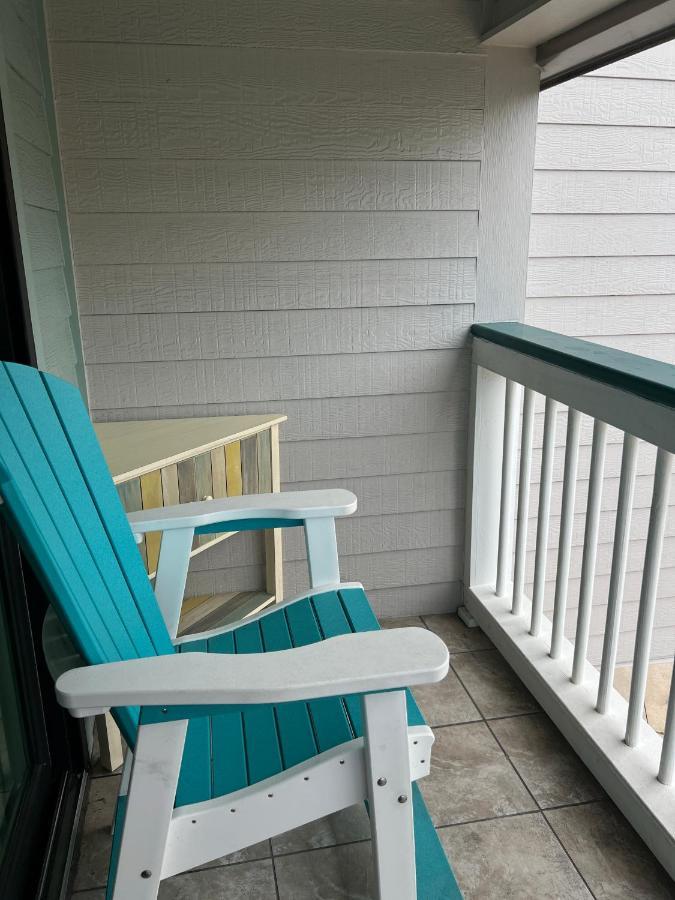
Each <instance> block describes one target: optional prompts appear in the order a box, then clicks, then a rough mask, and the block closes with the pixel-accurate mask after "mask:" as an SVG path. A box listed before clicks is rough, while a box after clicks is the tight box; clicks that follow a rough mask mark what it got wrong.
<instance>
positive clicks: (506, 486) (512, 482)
mask: <svg viewBox="0 0 675 900" xmlns="http://www.w3.org/2000/svg"><path fill="white" fill-rule="evenodd" d="M521 396H522V388H521V386H520V385H519V384H516V382H515V381H511V379H509V380H508V381H507V382H506V400H505V405H504V444H503V448H502V491H501V500H500V503H499V548H498V551H497V587H496V591H497V596H498V597H503V596H504V595H505V594H506V591H507V586H508V584H509V582H510V581H511V571H512V569H511V565H512V562H513V519H514V516H515V499H516V447H517V441H518V419H519V418H520V399H521Z"/></svg>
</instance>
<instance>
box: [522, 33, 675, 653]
mask: <svg viewBox="0 0 675 900" xmlns="http://www.w3.org/2000/svg"><path fill="white" fill-rule="evenodd" d="M527 294H528V297H527V305H526V321H527V322H528V323H529V324H531V325H537V326H539V327H540V328H549V329H551V330H553V331H561V332H563V333H565V334H572V335H576V336H579V337H583V338H586V339H590V340H596V341H599V342H601V343H603V344H607V345H609V346H612V347H617V348H619V349H621V350H627V351H630V352H632V353H638V354H642V355H644V356H651V357H655V358H657V359H661V360H664V361H666V362H669V363H675V42H671V43H669V44H664V45H662V46H660V47H657V48H654V49H652V50H647V51H645V52H643V53H640V54H638V55H637V56H634V57H632V58H629V59H626V60H623V61H621V62H619V63H615V64H613V65H611V66H607V67H606V68H604V69H600V70H598V71H596V72H593V73H592V74H591V75H588V76H584V77H582V78H577V79H575V80H573V81H570V82H567V83H566V84H563V85H560V86H559V87H556V88H552V89H551V90H548V91H544V92H543V93H542V95H541V99H540V103H539V124H538V127H537V149H536V170H535V177H534V189H533V198H532V228H531V235H530V262H529V271H528V290H527ZM564 419H565V417H564V416H562V417H561V421H560V422H559V431H558V435H559V444H560V445H561V449H560V451H559V457H560V458H559V459H558V460H557V467H558V468H557V478H558V479H561V478H562V456H563V451H562V444H563V443H564V427H565V421H564ZM583 440H584V442H585V443H586V444H588V443H589V442H590V430H589V429H588V428H587V430H586V433H585V435H584V438H583ZM609 440H610V445H609V448H608V457H607V469H606V474H607V480H606V483H605V490H604V498H603V506H604V509H605V512H604V513H603V520H602V521H603V525H602V526H601V540H602V541H603V544H602V546H601V547H600V551H599V557H598V580H597V583H596V599H595V603H596V608H595V610H594V617H593V623H592V632H593V633H594V635H595V637H594V638H593V641H594V650H595V655H596V659H597V658H599V654H600V651H601V642H600V634H601V633H602V629H603V627H604V615H605V603H606V597H607V589H608V582H609V571H610V566H611V543H610V542H611V540H612V535H613V529H614V510H615V509H616V496H617V488H618V475H619V470H620V465H621V445H620V443H619V442H620V440H621V435H620V434H619V433H618V432H614V433H612V432H610V438H609ZM589 449H590V448H589V447H587V448H586V450H585V451H584V455H583V456H582V461H581V467H580V472H581V478H582V479H587V477H588V467H589V462H590V453H589V452H588V451H589ZM654 457H655V454H654V450H653V448H651V447H649V446H647V445H643V446H642V448H641V456H640V462H639V477H638V483H637V488H636V499H635V513H634V521H633V530H632V537H633V542H632V544H631V550H630V554H629V565H628V568H629V572H630V574H629V576H628V581H627V585H626V604H627V605H626V610H625V613H624V618H623V622H622V638H621V650H620V657H621V658H622V659H623V660H628V659H629V658H630V655H631V653H632V647H633V640H634V634H635V623H636V615H637V600H638V597H639V589H640V576H641V570H642V564H643V560H644V547H645V538H646V534H647V519H648V512H649V504H650V501H651V487H652V481H653V479H652V474H653V466H654ZM559 488H560V485H558V489H559ZM585 488H586V482H585V481H582V483H581V491H580V496H578V499H577V510H578V516H577V520H578V522H577V525H578V527H577V529H576V537H575V544H576V545H577V546H576V547H575V555H574V557H573V562H572V569H573V572H572V577H573V578H577V579H578V575H579V571H578V570H579V568H580V561H581V543H582V541H583V511H584V509H585V499H586V493H585ZM534 512H535V511H534V509H533V510H532V514H533V515H534ZM555 525H556V523H554V528H553V533H552V536H551V545H552V546H555V545H556V544H557V532H556V530H555ZM575 573H576V574H575ZM554 578H555V553H553V554H552V555H551V558H550V564H549V585H548V588H549V604H550V603H552V597H553V579H554ZM577 594H578V580H577V581H575V583H574V585H573V590H572V593H571V597H570V600H571V604H570V605H571V606H572V607H573V609H572V610H571V615H570V621H569V622H568V626H569V628H572V627H573V626H574V621H575V615H576V610H575V609H574V607H575V606H576V599H577V596H576V595H577ZM660 596H661V602H660V603H659V605H658V610H657V617H656V629H655V634H654V656H655V658H658V657H664V656H665V657H668V656H669V655H672V652H673V646H674V645H675V509H674V510H673V511H672V513H671V516H670V519H669V523H668V531H667V537H666V544H665V548H664V561H663V571H662V576H661V585H660Z"/></svg>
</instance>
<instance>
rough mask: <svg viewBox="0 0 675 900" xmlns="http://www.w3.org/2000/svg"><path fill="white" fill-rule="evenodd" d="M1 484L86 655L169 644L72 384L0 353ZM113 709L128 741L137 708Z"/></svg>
mask: <svg viewBox="0 0 675 900" xmlns="http://www.w3.org/2000/svg"><path fill="white" fill-rule="evenodd" d="M0 492H1V493H2V496H3V499H4V504H3V506H1V507H0V510H2V511H3V512H5V513H6V515H7V517H8V519H9V521H10V523H11V524H13V526H14V528H15V530H16V531H17V532H18V534H19V537H20V539H21V541H22V544H23V546H24V549H25V551H26V553H27V555H28V556H29V558H30V559H31V562H32V563H33V566H34V568H35V569H36V572H37V574H38V575H39V576H40V577H41V580H42V582H43V584H44V585H45V587H46V589H47V591H48V593H49V595H50V599H51V601H52V604H53V606H54V608H55V610H56V612H57V614H58V616H59V618H60V619H61V622H62V624H63V625H64V627H65V628H66V629H67V631H68V632H69V634H70V636H71V638H72V640H73V642H74V643H75V645H76V647H77V649H78V651H79V652H80V653H81V655H82V656H83V657H84V658H85V659H86V660H87V662H89V663H91V664H95V663H103V662H115V661H118V660H122V659H133V658H138V657H144V656H152V655H156V654H164V653H173V652H174V650H173V645H172V643H171V640H170V638H169V634H168V632H167V630H166V626H165V625H164V621H163V619H162V616H161V613H160V610H159V608H158V605H157V602H156V600H155V596H154V593H153V591H152V588H151V585H150V582H149V580H148V577H147V574H146V573H145V570H144V568H143V564H142V561H141V557H140V554H139V552H138V549H137V547H136V544H135V542H134V538H133V535H132V533H131V529H130V528H129V524H128V522H127V519H126V515H125V513H124V510H123V509H122V506H121V503H120V501H119V498H118V496H117V492H116V490H115V488H114V485H113V483H112V479H111V477H110V473H109V472H108V468H107V466H106V463H105V459H104V458H103V454H102V453H101V449H100V447H99V445H98V441H97V440H96V435H95V432H94V430H93V427H92V425H91V422H90V420H89V417H88V415H87V412H86V410H85V408H84V404H83V403H82V400H81V398H80V395H79V392H78V391H77V390H76V389H75V388H74V387H72V386H71V385H68V384H67V383H66V382H62V381H60V380H59V379H57V378H54V377H53V376H49V375H43V373H41V372H39V371H37V370H36V369H31V368H28V367H24V366H17V365H14V364H12V363H0ZM115 713H116V717H117V719H118V722H119V724H120V726H121V727H122V730H123V732H124V734H125V737H126V739H127V741H129V742H130V743H132V744H133V739H134V736H135V731H136V723H137V720H138V710H136V709H133V708H125V709H120V710H116V711H115Z"/></svg>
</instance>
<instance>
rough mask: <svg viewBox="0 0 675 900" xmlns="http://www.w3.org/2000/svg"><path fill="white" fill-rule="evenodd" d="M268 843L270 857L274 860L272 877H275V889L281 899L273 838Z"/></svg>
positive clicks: (278, 898) (278, 899) (279, 899)
mask: <svg viewBox="0 0 675 900" xmlns="http://www.w3.org/2000/svg"><path fill="white" fill-rule="evenodd" d="M267 844H268V846H269V848H270V859H271V860H272V877H273V878H274V890H275V892H276V896H277V900H281V895H280V894H279V879H278V877H277V865H276V862H275V861H274V848H273V847H272V838H268V839H267Z"/></svg>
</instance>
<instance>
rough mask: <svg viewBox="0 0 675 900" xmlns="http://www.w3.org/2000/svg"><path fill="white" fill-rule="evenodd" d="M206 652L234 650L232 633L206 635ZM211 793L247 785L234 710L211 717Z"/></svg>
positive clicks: (238, 719) (240, 722) (218, 794)
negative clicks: (207, 636)
mask: <svg viewBox="0 0 675 900" xmlns="http://www.w3.org/2000/svg"><path fill="white" fill-rule="evenodd" d="M207 650H208V652H209V653H234V635H233V634H232V632H228V633H226V634H221V635H218V636H217V637H213V638H210V639H209V640H208V642H207ZM211 756H212V772H211V796H212V797H222V796H224V795H225V794H231V793H232V792H233V791H238V790H240V789H241V788H243V787H246V785H247V784H248V772H247V768H246V747H245V745H244V722H243V719H242V715H241V713H240V712H239V711H238V710H229V711H227V712H224V713H222V714H221V715H217V716H213V718H212V719H211Z"/></svg>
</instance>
